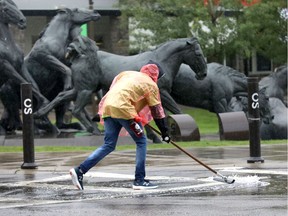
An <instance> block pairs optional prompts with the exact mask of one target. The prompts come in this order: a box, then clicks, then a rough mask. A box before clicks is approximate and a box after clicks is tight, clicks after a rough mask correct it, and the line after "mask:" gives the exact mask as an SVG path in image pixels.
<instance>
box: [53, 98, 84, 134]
mask: <svg viewBox="0 0 288 216" xmlns="http://www.w3.org/2000/svg"><path fill="white" fill-rule="evenodd" d="M66 111H67V104H66V103H65V104H61V105H58V106H56V107H55V115H56V126H57V128H59V129H75V130H85V128H84V127H83V126H82V125H81V124H80V123H79V122H72V123H65V122H64V116H65V113H66Z"/></svg>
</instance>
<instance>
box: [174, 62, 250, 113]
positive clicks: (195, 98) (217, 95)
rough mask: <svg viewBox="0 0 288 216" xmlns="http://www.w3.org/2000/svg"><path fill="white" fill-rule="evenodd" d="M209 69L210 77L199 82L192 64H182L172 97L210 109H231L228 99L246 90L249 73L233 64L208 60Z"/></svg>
mask: <svg viewBox="0 0 288 216" xmlns="http://www.w3.org/2000/svg"><path fill="white" fill-rule="evenodd" d="M207 69H208V70H207V77H206V78H205V79H204V80H203V81H202V82H198V81H197V80H196V79H195V78H194V76H193V75H191V71H190V68H188V67H187V65H184V64H182V65H181V67H180V69H179V73H178V74H177V76H176V78H175V79H174V82H173V88H172V92H171V95H172V97H173V98H174V99H175V100H176V102H177V103H179V104H183V105H187V106H194V107H198V108H202V109H206V110H209V111H210V112H215V113H223V112H230V111H232V110H231V108H230V107H229V102H230V100H231V98H232V97H233V96H234V95H235V94H237V93H241V92H247V77H246V76H245V75H244V74H243V73H240V72H238V71H236V70H234V69H233V68H230V67H227V66H224V65H221V64H218V63H208V64H207ZM192 74H193V72H192ZM188 83H189V85H187V84H188Z"/></svg>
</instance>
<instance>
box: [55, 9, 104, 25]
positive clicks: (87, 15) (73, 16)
mask: <svg viewBox="0 0 288 216" xmlns="http://www.w3.org/2000/svg"><path fill="white" fill-rule="evenodd" d="M58 14H66V15H68V16H69V17H70V20H71V22H72V24H73V25H83V24H85V23H87V22H90V21H96V20H99V19H100V17H101V15H100V14H99V13H98V12H97V11H95V10H88V9H78V8H74V9H69V8H63V9H59V10H58Z"/></svg>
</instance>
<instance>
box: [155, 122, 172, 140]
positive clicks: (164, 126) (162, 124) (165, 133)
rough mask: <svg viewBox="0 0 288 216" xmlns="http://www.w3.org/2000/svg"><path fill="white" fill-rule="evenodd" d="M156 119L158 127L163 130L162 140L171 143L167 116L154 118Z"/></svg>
mask: <svg viewBox="0 0 288 216" xmlns="http://www.w3.org/2000/svg"><path fill="white" fill-rule="evenodd" d="M154 121H155V123H156V125H157V127H158V128H159V130H160V131H161V137H162V140H163V141H165V142H167V143H169V142H170V140H171V139H170V137H169V134H168V126H167V123H166V119H165V118H162V119H154Z"/></svg>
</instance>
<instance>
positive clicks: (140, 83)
mask: <svg viewBox="0 0 288 216" xmlns="http://www.w3.org/2000/svg"><path fill="white" fill-rule="evenodd" d="M146 69H147V68H146ZM148 69H149V67H148ZM147 71H148V70H145V68H144V69H143V68H142V69H141V72H136V71H124V72H121V73H120V74H119V75H118V76H116V77H115V78H114V80H113V83H112V85H111V87H110V90H109V91H108V92H107V94H106V95H105V96H104V97H103V98H102V100H101V102H100V104H99V114H100V115H101V116H102V118H106V117H112V118H121V119H127V120H128V119H134V118H136V117H137V116H139V115H140V116H141V117H142V118H145V121H146V122H148V121H150V120H151V119H152V116H151V113H150V110H149V109H148V108H149V107H151V106H156V105H159V104H161V100H160V94H159V89H158V86H157V84H156V82H157V76H158V70H157V76H156V74H149V72H147ZM145 106H146V108H145V109H143V108H144V107H145ZM147 106H148V107H147ZM160 107H161V109H162V110H161V112H162V114H161V115H162V116H161V117H163V118H164V117H165V114H164V110H163V108H162V106H160ZM141 110H142V112H141V114H140V111H141ZM143 111H144V112H143ZM161 112H160V113H161Z"/></svg>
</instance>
